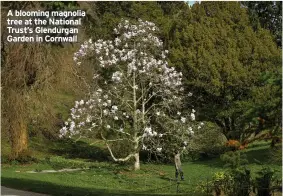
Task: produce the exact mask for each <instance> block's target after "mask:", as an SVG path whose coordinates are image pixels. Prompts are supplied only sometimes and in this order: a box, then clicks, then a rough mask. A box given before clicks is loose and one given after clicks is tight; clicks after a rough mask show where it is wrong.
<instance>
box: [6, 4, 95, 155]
mask: <svg viewBox="0 0 283 196" xmlns="http://www.w3.org/2000/svg"><path fill="white" fill-rule="evenodd" d="M51 4H52V3H43V2H2V3H1V5H2V8H1V11H2V12H1V16H2V19H3V20H2V23H1V28H2V29H3V31H2V32H1V38H2V39H1V78H2V79H1V82H2V89H1V90H2V94H1V97H2V100H1V105H2V111H1V114H2V118H1V126H2V131H1V136H2V138H3V139H4V138H9V141H10V144H11V158H12V159H18V158H19V157H21V156H26V155H30V153H26V152H27V150H28V141H29V136H35V135H41V134H42V135H43V136H46V138H47V139H55V138H56V137H55V131H56V129H58V124H60V123H62V122H60V121H62V115H64V109H65V108H69V107H68V104H67V103H66V101H65V103H64V104H59V103H58V101H57V100H58V97H60V96H61V97H62V96H66V94H67V93H72V94H73V95H74V96H75V95H76V96H77V95H78V94H80V93H81V92H82V91H84V90H85V89H86V87H85V86H84V85H83V81H82V79H81V78H78V77H77V72H79V70H78V69H74V68H73V67H72V66H71V65H72V64H73V62H72V61H71V60H68V59H70V58H71V56H72V51H73V50H74V49H73V48H72V47H71V45H70V44H69V45H68V44H66V45H65V48H64V49H62V48H61V47H58V46H57V45H55V44H36V43H9V42H7V41H6V40H5V39H6V37H7V31H6V30H7V29H6V19H7V13H8V11H9V10H15V9H18V10H32V9H38V10H40V9H42V10H45V9H48V6H51ZM62 4H64V3H62ZM62 4H60V5H61V7H60V9H63V8H62ZM66 5H68V4H65V7H64V9H66ZM82 35H83V33H82ZM66 57H67V58H66ZM65 58H66V59H65ZM84 69H85V70H84V71H85V72H89V73H91V71H89V70H88V69H87V68H86V67H84ZM80 73H81V74H83V72H80ZM66 75H69V77H68V78H66ZM74 87H77V90H76V92H75V91H74ZM78 89H80V90H78ZM79 91H80V92H79ZM66 92H67V93H66ZM71 100H72V99H71ZM55 101H57V104H58V105H56V104H54V102H55ZM67 102H68V101H67ZM72 102H73V100H72ZM65 110H66V109H65ZM56 132H57V131H56ZM56 134H57V133H56ZM42 135H41V136H42Z"/></svg>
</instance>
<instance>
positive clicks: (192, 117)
mask: <svg viewBox="0 0 283 196" xmlns="http://www.w3.org/2000/svg"><path fill="white" fill-rule="evenodd" d="M191 119H192V121H194V120H195V119H196V116H195V114H194V113H191Z"/></svg>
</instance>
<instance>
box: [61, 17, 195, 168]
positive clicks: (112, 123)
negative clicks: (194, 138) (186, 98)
mask: <svg viewBox="0 0 283 196" xmlns="http://www.w3.org/2000/svg"><path fill="white" fill-rule="evenodd" d="M157 31H158V28H157V27H156V26H155V24H154V23H151V22H148V21H145V22H143V21H142V20H139V21H138V22H137V23H136V24H130V22H129V21H127V20H122V22H121V23H119V25H118V27H117V28H115V29H114V32H115V34H116V35H117V37H116V38H115V40H114V41H111V40H108V41H104V40H101V39H100V40H97V41H96V42H95V43H92V41H91V40H89V41H88V42H85V43H84V44H83V45H82V46H81V48H80V50H79V51H78V52H77V53H75V56H74V61H75V62H76V64H77V65H80V64H81V63H83V62H84V59H89V58H92V59H95V61H96V64H97V65H99V66H97V68H95V70H96V74H95V75H94V77H93V80H94V82H95V83H96V84H97V85H96V87H97V88H96V89H95V90H94V92H93V93H92V94H90V95H89V96H90V97H89V99H88V100H86V101H85V100H81V101H76V103H75V106H74V108H72V109H71V117H70V118H69V119H68V120H67V122H65V125H66V126H65V127H63V128H62V129H61V130H60V137H63V136H69V137H72V136H88V135H89V134H91V133H93V132H99V133H100V137H101V138H102V139H103V140H104V141H105V144H106V146H107V148H108V150H109V152H110V154H111V157H112V158H113V160H115V161H127V160H129V159H130V158H132V157H134V158H135V164H134V167H135V169H136V170H137V169H139V168H140V160H139V152H140V151H141V150H142V149H143V150H148V151H150V152H155V153H162V152H163V151H165V149H166V146H170V145H168V142H169V141H170V138H173V137H174V138H178V143H179V144H180V145H183V146H185V145H186V142H187V141H188V138H189V137H190V135H192V134H193V127H192V126H189V123H188V122H189V120H195V114H194V112H195V111H194V110H192V111H191V114H190V116H189V117H185V116H184V115H182V114H181V113H180V112H178V109H179V108H180V107H181V106H182V94H183V90H184V89H183V87H182V73H180V72H177V71H176V70H175V69H174V67H171V68H170V67H169V66H168V63H167V61H166V56H167V53H168V51H166V50H165V51H164V50H163V43H162V41H161V40H160V39H158V37H156V36H155V34H156V32H157ZM118 141H119V142H121V141H124V142H127V143H130V144H131V147H132V148H131V150H130V151H131V152H130V153H129V154H128V155H127V156H125V157H116V156H115V154H114V153H113V147H114V148H115V142H118ZM174 141H175V140H174ZM180 141H181V143H182V144H181V143H180Z"/></svg>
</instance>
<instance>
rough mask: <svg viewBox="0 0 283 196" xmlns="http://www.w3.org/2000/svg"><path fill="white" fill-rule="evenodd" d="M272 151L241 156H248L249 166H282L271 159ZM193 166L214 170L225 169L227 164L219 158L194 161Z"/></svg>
mask: <svg viewBox="0 0 283 196" xmlns="http://www.w3.org/2000/svg"><path fill="white" fill-rule="evenodd" d="M270 151H271V149H270V148H262V149H249V150H247V151H242V152H241V154H242V155H245V156H246V159H247V161H248V164H258V165H261V164H274V165H279V166H281V165H282V163H281V161H280V160H279V161H273V160H272V159H270V158H271V153H270ZM192 164H200V165H206V166H209V167H214V168H223V166H224V165H225V162H223V161H222V160H221V159H220V155H219V157H216V158H211V159H203V160H197V161H193V162H192Z"/></svg>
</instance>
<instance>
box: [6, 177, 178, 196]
mask: <svg viewBox="0 0 283 196" xmlns="http://www.w3.org/2000/svg"><path fill="white" fill-rule="evenodd" d="M1 185H2V186H6V187H9V188H14V189H19V190H24V191H31V192H37V193H45V194H49V195H55V196H56V195H58V196H92V195H98V196H110V195H117V196H119V195H140V196H142V195H144V196H146V195H149V196H150V195H158V194H156V193H152V192H149V191H146V192H134V191H126V190H124V191H121V190H109V189H97V188H81V187H70V186H63V185H58V184H54V183H50V182H41V181H35V180H28V179H15V178H7V177H2V178H1ZM1 194H5V193H1ZM160 195H164V193H163V194H160ZM170 195H172V194H170ZM173 195H174V194H173ZM178 195H180V194H178ZM181 195H182V194H181Z"/></svg>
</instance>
